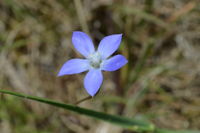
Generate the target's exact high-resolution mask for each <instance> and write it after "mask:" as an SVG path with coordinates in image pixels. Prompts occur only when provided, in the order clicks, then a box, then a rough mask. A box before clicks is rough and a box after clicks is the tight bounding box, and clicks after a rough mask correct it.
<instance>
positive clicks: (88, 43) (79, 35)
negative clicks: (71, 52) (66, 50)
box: [72, 31, 95, 57]
mask: <svg viewBox="0 0 200 133" xmlns="http://www.w3.org/2000/svg"><path fill="white" fill-rule="evenodd" d="M72 43H73V44H74V47H75V48H76V50H78V52H80V53H81V54H82V55H83V56H85V57H87V56H88V55H89V54H91V53H94V51H95V49H94V45H93V43H92V40H91V39H90V37H89V36H88V35H87V34H85V33H84V32H80V31H75V32H73V35H72Z"/></svg>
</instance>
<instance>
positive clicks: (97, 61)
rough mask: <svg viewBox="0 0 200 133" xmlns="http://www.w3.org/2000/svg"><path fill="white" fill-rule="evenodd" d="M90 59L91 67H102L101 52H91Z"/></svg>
mask: <svg viewBox="0 0 200 133" xmlns="http://www.w3.org/2000/svg"><path fill="white" fill-rule="evenodd" d="M88 60H89V63H90V66H91V67H93V68H95V69H97V68H100V66H101V63H102V59H101V55H100V53H99V52H95V53H94V54H91V55H90V56H89V57H88Z"/></svg>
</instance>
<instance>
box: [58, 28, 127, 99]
mask: <svg viewBox="0 0 200 133" xmlns="http://www.w3.org/2000/svg"><path fill="white" fill-rule="evenodd" d="M121 39H122V34H113V35H109V36H106V37H104V38H103V39H102V40H101V42H100V44H99V46H98V49H97V50H96V51H95V48H94V45H93V43H92V40H91V39H90V37H89V36H88V35H87V34H85V33H84V32H80V31H75V32H73V35H72V43H73V45H74V47H75V48H76V50H77V51H78V52H80V53H81V54H82V55H83V56H84V57H85V59H71V60H68V61H67V62H66V63H65V64H64V65H63V66H62V68H61V70H60V72H59V73H58V76H63V75H70V74H77V73H81V72H84V71H88V73H87V74H86V76H85V78H84V87H85V89H86V91H87V92H88V94H89V95H90V96H94V95H95V94H96V93H97V92H98V90H99V88H100V87H101V84H102V82H103V75H102V72H101V71H115V70H118V69H119V68H121V67H122V66H124V65H125V64H126V63H127V62H128V61H127V59H126V58H125V57H124V56H122V55H120V54H118V55H115V56H113V57H111V58H109V56H110V55H112V54H113V53H114V52H115V51H116V50H117V49H118V48H119V45H120V43H121Z"/></svg>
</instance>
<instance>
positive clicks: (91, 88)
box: [84, 69, 103, 96]
mask: <svg viewBox="0 0 200 133" xmlns="http://www.w3.org/2000/svg"><path fill="white" fill-rule="evenodd" d="M102 82H103V75H102V73H101V70H98V69H91V70H90V71H89V72H88V73H87V75H86V76H85V79H84V86H85V89H86V91H87V92H88V94H89V95H90V96H94V95H95V94H96V93H97V92H98V90H99V88H100V86H101V84H102Z"/></svg>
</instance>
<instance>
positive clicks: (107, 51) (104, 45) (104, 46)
mask: <svg viewBox="0 0 200 133" xmlns="http://www.w3.org/2000/svg"><path fill="white" fill-rule="evenodd" d="M121 39H122V34H114V35H110V36H106V37H104V38H103V39H102V40H101V42H100V44H99V47H98V52H99V53H101V55H102V58H103V59H106V58H107V57H108V56H110V55H112V54H113V53H114V52H115V51H116V50H117V49H118V47H119V45H120V43H121Z"/></svg>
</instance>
